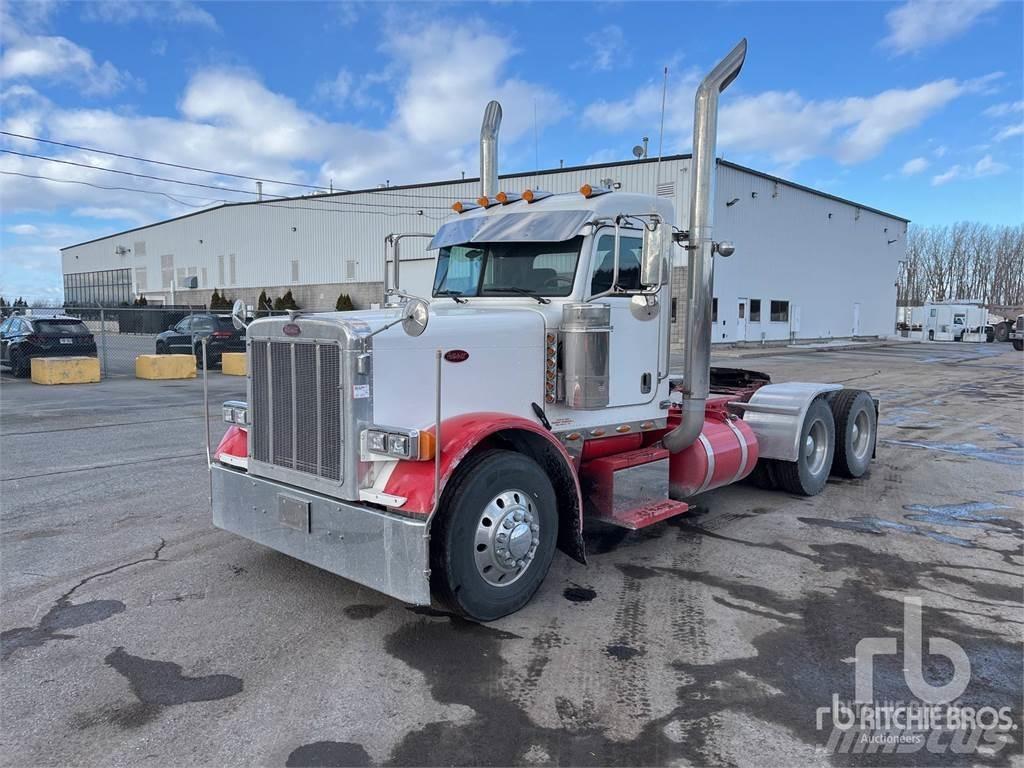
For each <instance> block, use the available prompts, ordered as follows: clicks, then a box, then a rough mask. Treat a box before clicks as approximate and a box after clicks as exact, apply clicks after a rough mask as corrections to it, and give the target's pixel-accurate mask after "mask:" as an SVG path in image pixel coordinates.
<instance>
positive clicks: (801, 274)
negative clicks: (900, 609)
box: [62, 157, 906, 347]
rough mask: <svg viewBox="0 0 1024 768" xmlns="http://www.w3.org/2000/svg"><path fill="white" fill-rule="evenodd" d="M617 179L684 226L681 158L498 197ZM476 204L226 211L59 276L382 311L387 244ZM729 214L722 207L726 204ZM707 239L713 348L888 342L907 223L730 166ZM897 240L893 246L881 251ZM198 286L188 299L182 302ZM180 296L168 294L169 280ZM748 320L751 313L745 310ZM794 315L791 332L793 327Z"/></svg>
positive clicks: (401, 199)
mask: <svg viewBox="0 0 1024 768" xmlns="http://www.w3.org/2000/svg"><path fill="white" fill-rule="evenodd" d="M605 178H608V179H611V180H612V181H613V182H615V183H617V184H618V185H619V187H618V188H620V189H621V190H622V191H628V192H645V193H652V192H655V191H656V192H657V193H658V194H660V195H662V196H666V197H671V198H672V199H673V200H674V203H675V209H676V215H677V225H678V226H679V227H680V228H683V229H685V228H687V226H688V223H687V221H686V217H687V209H688V196H689V159H688V158H685V157H675V158H668V159H665V160H664V161H663V162H662V163H660V165H659V164H658V163H657V162H656V161H653V160H652V161H647V162H640V163H626V164H612V165H607V166H600V167H588V168H582V169H580V168H577V169H566V170H564V171H556V172H550V173H547V172H546V173H541V174H518V175H514V176H503V177H502V178H501V187H502V188H503V189H506V190H510V191H515V192H519V191H522V190H523V189H526V188H530V187H533V188H542V189H547V190H550V191H552V192H556V193H557V192H572V191H575V190H577V189H579V187H580V185H582V184H583V183H591V184H596V183H600V181H601V180H602V179H605ZM477 194H478V182H476V181H475V180H470V181H462V182H450V183H444V184H437V185H430V186H422V187H416V188H406V189H384V190H374V191H367V192H360V193H357V194H350V195H341V196H333V197H325V196H320V197H308V198H300V199H297V200H288V201H265V202H262V203H259V204H248V205H232V206H223V207H220V208H216V209H212V210H208V211H205V212H200V213H198V214H195V215H192V216H187V217H183V218H180V219H177V220H172V221H168V222H164V223H161V224H157V225H154V226H151V227H145V228H141V229H139V230H137V231H134V232H126V233H122V234H119V235H112V236H110V237H107V238H103V239H101V240H97V241H94V242H91V243H86V244H82V245H78V246H73V247H70V248H66V249H64V250H63V251H62V258H63V269H64V273H65V275H68V274H71V273H81V272H91V271H98V270H109V269H121V268H127V269H130V270H131V275H132V281H133V286H132V288H133V292H134V293H136V294H138V293H144V294H145V295H146V296H147V298H148V299H149V300H150V301H151V302H153V301H160V300H163V301H164V302H166V303H171V302H172V301H173V302H174V303H206V302H207V301H208V300H209V296H210V294H211V293H212V291H213V289H214V288H218V289H220V292H221V293H223V294H226V295H227V296H228V297H229V298H231V299H235V298H242V299H244V300H246V302H247V303H250V304H255V303H256V297H257V296H258V295H259V292H260V290H262V289H266V290H267V292H268V294H269V295H271V296H272V297H273V296H277V295H280V294H283V293H284V292H285V291H286V290H289V289H290V290H291V291H292V293H293V295H294V297H295V299H296V301H297V303H298V304H299V305H300V306H302V307H304V308H307V309H331V308H333V307H334V304H335V301H336V300H337V298H338V294H339V293H341V292H342V291H345V292H346V293H349V294H350V295H351V297H352V299H353V302H354V303H355V305H356V306H357V307H366V306H369V304H371V303H375V302H378V301H380V300H381V296H382V291H383V287H382V280H383V276H384V238H385V236H386V235H387V234H389V233H392V232H425V233H432V232H434V231H436V229H437V227H438V226H440V224H441V223H442V222H443V221H446V220H448V219H449V218H450V217H451V215H452V214H451V213H450V210H449V206H450V205H451V203H452V202H453V201H454V200H457V199H467V198H469V199H472V198H475V197H476V195H477ZM733 200H735V201H736V202H734V203H732V204H731V205H728V203H729V202H730V201H733ZM714 232H715V238H716V239H722V240H731V241H733V242H734V243H735V245H736V253H735V255H734V256H732V257H731V258H729V259H723V258H716V260H715V262H716V275H715V296H716V297H717V298H718V308H719V312H718V320H717V322H716V324H715V326H714V328H715V330H714V341H716V342H736V341H749V342H755V343H759V342H761V341H762V334H763V339H764V340H765V341H777V340H785V339H790V338H795V339H818V338H839V337H848V336H851V335H853V334H854V330H855V329H854V305H857V304H859V305H860V306H859V317H860V321H859V329H857V330H858V331H859V335H861V336H868V335H883V334H888V333H891V332H892V331H893V326H894V322H895V298H896V295H895V286H894V284H895V281H896V274H897V270H898V262H899V260H900V259H903V258H904V255H905V234H906V224H905V223H904V222H903V221H901V220H898V219H895V218H892V217H889V216H885V215H882V214H879V213H875V212H872V211H867V210H863V209H861V208H859V207H857V206H856V205H854V204H851V203H847V202H843V201H839V200H835V199H832V198H829V197H827V196H823V195H820V194H816V193H814V192H811V191H806V190H803V189H800V188H798V187H795V186H792V185H790V184H786V183H784V182H780V181H775V180H772V179H769V178H765V177H762V176H760V175H758V174H756V173H751V172H749V171H747V170H743V169H739V168H736V167H733V166H729V165H719V169H718V176H717V188H716V205H715V228H714ZM889 241H892V242H889ZM426 244H427V240H426V239H425V238H423V239H407V240H403V242H402V261H403V269H402V286H403V287H406V288H410V289H414V290H419V291H425V290H429V279H430V273H431V269H430V266H431V265H430V262H429V261H425V260H429V259H430V258H431V257H432V254H429V253H428V252H427V251H426V250H425V246H426ZM676 254H677V256H676V264H675V266H676V268H675V269H674V270H673V278H672V279H673V295H674V296H675V297H676V312H675V314H676V322H675V323H674V324H673V326H672V338H673V344H674V345H675V346H677V347H678V346H679V345H680V344H681V343H682V341H683V339H682V336H683V334H684V329H685V311H686V282H685V262H686V255H685V251H683V250H682V249H677V251H676ZM192 276H194V277H195V278H196V279H197V282H198V286H199V287H198V288H197V289H196V290H182V289H181V288H180V287H181V286H183V285H185V284H186V279H187V278H189V277H192ZM172 277H173V278H174V280H175V282H176V285H177V286H178V287H177V288H176V290H174V291H173V295H172V291H171V290H170V284H171V278H172ZM741 298H746V299H748V300H749V299H760V300H761V302H762V320H761V322H760V323H752V322H749V320H748V322H747V324H746V331H745V334H741V333H740V331H739V327H738V324H737V320H738V317H737V315H738V304H739V299H741ZM773 299H774V300H780V301H788V302H789V308H790V312H789V319H788V320H787V321H785V322H770V321H769V320H768V319H767V313H768V310H769V302H770V301H771V300H773ZM746 312H747V313H749V305H748V306H747V309H746ZM797 315H799V324H797V322H796V317H797Z"/></svg>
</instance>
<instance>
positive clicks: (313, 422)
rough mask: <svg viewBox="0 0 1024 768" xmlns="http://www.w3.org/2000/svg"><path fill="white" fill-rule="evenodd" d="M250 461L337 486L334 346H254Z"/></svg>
mask: <svg viewBox="0 0 1024 768" xmlns="http://www.w3.org/2000/svg"><path fill="white" fill-rule="evenodd" d="M249 363H250V366H251V372H250V375H251V379H252V402H251V403H250V405H249V414H250V416H249V418H250V420H251V422H252V424H251V427H250V431H249V434H250V439H251V440H252V457H253V459H254V460H256V461H260V462H263V463H264V464H273V465H274V466H277V467H283V468H285V469H291V470H295V471H296V472H305V473H307V474H310V475H315V476H317V477H322V478H324V479H326V480H335V481H338V482H341V480H342V479H343V477H342V469H341V467H342V460H343V450H344V447H343V445H342V437H341V436H342V418H343V416H342V414H343V409H342V403H341V357H340V353H339V348H338V345H337V344H320V343H311V342H292V341H262V340H260V341H253V342H252V344H251V346H250V349H249Z"/></svg>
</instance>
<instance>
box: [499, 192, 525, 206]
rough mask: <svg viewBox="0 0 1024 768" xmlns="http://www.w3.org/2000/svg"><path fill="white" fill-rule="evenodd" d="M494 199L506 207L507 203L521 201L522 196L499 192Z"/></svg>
mask: <svg viewBox="0 0 1024 768" xmlns="http://www.w3.org/2000/svg"><path fill="white" fill-rule="evenodd" d="M494 199H495V200H497V201H498V202H499V203H501V204H502V205H508V204H509V203H514V202H516V201H517V200H522V199H523V197H522V195H517V194H516V193H515V192H499V193H498V194H497V195H495V196H494Z"/></svg>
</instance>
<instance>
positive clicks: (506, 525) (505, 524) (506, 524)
mask: <svg viewBox="0 0 1024 768" xmlns="http://www.w3.org/2000/svg"><path fill="white" fill-rule="evenodd" d="M501 527H502V528H512V521H511V520H509V519H508V518H507V517H506V518H505V522H503V523H502V524H501Z"/></svg>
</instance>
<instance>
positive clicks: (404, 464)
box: [210, 40, 877, 621]
mask: <svg viewBox="0 0 1024 768" xmlns="http://www.w3.org/2000/svg"><path fill="white" fill-rule="evenodd" d="M745 54H746V41H745V40H744V41H742V42H741V43H740V44H739V45H737V46H736V48H735V49H734V50H733V51H732V52H731V53H730V54H729V55H728V56H727V57H726V58H725V59H723V60H722V61H721V62H720V63H719V64H718V65H717V66H716V67H715V68H714V70H713V71H712V72H710V73H709V74H708V76H707V77H706V78H705V79H704V81H703V82H702V83H701V85H700V87H699V89H698V90H697V95H696V104H695V115H694V138H693V143H694V147H693V160H692V172H691V194H690V217H689V222H688V226H689V228H688V230H686V231H681V230H679V229H677V228H676V227H674V226H673V209H672V205H671V204H670V203H669V202H667V201H666V200H664V199H660V198H658V197H655V196H653V195H640V194H629V193H624V192H615V191H612V190H608V189H602V188H599V187H591V186H589V185H584V187H583V188H582V189H581V190H580V193H579V194H575V193H574V194H559V195H555V194H549V193H546V192H542V191H540V190H526V191H524V192H521V193H513V192H511V191H507V190H500V189H498V175H497V165H496V157H497V154H496V145H497V135H498V127H499V124H500V119H501V110H500V107H499V106H498V105H497V103H496V102H492V103H491V104H489V105H488V108H487V110H486V112H485V115H484V124H483V128H482V130H481V195H480V198H479V199H478V200H476V201H461V202H457V203H456V204H455V205H454V206H453V209H454V210H455V211H456V212H457V214H458V215H457V216H456V217H455V218H454V219H453V220H451V221H449V222H447V223H445V224H444V225H443V226H441V227H440V229H438V231H437V232H436V233H435V234H434V235H433V237H432V240H431V243H430V248H432V249H436V250H437V252H438V253H437V266H436V276H435V282H434V288H433V295H432V296H431V297H430V299H429V300H428V299H422V298H418V297H414V296H410V295H408V294H405V293H403V292H401V291H400V290H399V289H398V286H397V281H398V276H397V275H396V276H395V283H396V285H395V286H394V288H392V289H389V294H388V301H386V302H385V306H384V307H383V308H382V309H379V310H373V311H354V312H329V313H316V314H312V313H303V312H301V311H300V312H293V313H291V314H290V316H288V317H270V318H263V319H257V320H255V321H253V322H251V323H249V324H248V325H247V331H246V339H247V341H246V343H247V354H248V400H247V402H229V403H225V404H224V415H225V420H226V421H227V422H229V424H230V426H229V428H228V430H227V433H226V434H225V435H224V438H223V439H222V440H221V442H220V445H219V446H218V447H217V448H216V450H215V451H214V452H213V458H212V461H211V467H210V469H211V472H212V499H213V521H214V524H215V525H217V526H218V527H220V528H223V529H225V530H228V531H232V532H234V533H237V534H240V535H242V536H245V537H247V538H249V539H252V540H253V541H256V542H258V543H260V544H263V545H265V546H268V547H271V548H273V549H275V550H278V551H280V552H283V553H286V554H288V555H290V556H292V557H296V558H298V559H300V560H304V561H306V562H308V563H312V564H313V565H316V566H319V567H320V568H323V569H325V570H328V571H330V572H332V573H335V574H338V575H340V576H343V577H345V578H347V579H350V580H352V581H355V582H358V583H359V584H363V585H366V586H368V587H372V588H373V589H375V590H379V591H380V592H383V593H385V594H388V595H391V596H393V597H395V598H398V599H399V600H403V601H406V602H409V603H414V604H429V603H430V602H431V600H432V598H434V599H437V600H438V601H440V602H441V603H443V604H444V605H446V606H447V607H448V608H450V609H451V610H453V611H455V612H457V613H459V614H462V615H464V616H467V617H470V618H473V619H476V620H483V621H486V620H491V619H496V618H498V617H500V616H504V615H506V614H508V613H511V612H513V611H516V610H518V609H519V608H521V607H522V606H523V605H524V604H525V603H526V602H527V601H528V600H529V599H530V597H531V596H532V595H533V593H534V592H535V591H536V590H537V588H538V586H539V585H540V583H541V581H542V580H543V579H544V577H545V575H546V573H547V571H548V567H549V565H550V564H551V561H552V558H553V556H554V553H555V549H556V548H558V549H561V550H562V551H564V552H565V553H566V554H568V555H569V556H570V557H572V558H574V559H576V560H578V561H580V562H586V553H585V548H584V540H583V536H582V532H583V529H584V526H586V525H587V524H588V522H590V521H592V520H601V521H604V522H605V523H612V524H615V525H620V526H623V527H625V528H629V529H635V528H640V527H643V526H647V525H652V524H655V523H658V522H660V521H662V520H664V519H666V518H668V517H671V516H673V515H681V514H684V513H685V512H686V511H687V509H688V502H689V500H691V499H692V497H693V496H695V495H697V494H700V493H702V492H704V491H707V490H709V489H711V488H716V487H719V486H723V485H727V484H729V483H735V482H738V481H740V480H743V479H744V478H746V477H747V476H748V475H751V473H755V472H756V477H757V479H758V481H759V484H761V485H762V486H770V485H777V486H781V487H782V488H784V489H786V490H788V491H790V492H795V493H800V494H807V495H813V494H817V493H819V492H820V491H821V490H822V489H823V488H824V486H825V483H826V481H827V479H828V477H829V475H830V473H831V474H840V475H845V476H848V477H859V476H860V475H862V474H863V473H864V472H865V471H866V470H867V468H868V464H869V462H870V461H871V458H872V455H873V453H874V447H875V434H876V424H877V402H876V401H874V400H873V399H872V397H871V396H870V395H869V394H868V393H867V392H864V391H862V390H854V389H844V388H842V387H841V386H840V385H838V384H823V383H808V382H788V383H778V384H773V383H769V380H768V378H767V377H765V376H763V375H759V374H753V373H751V372H746V371H731V370H719V369H712V368H711V367H710V342H711V297H712V282H713V269H714V259H715V256H716V254H717V255H718V256H727V255H729V254H730V253H731V252H732V248H731V246H729V245H728V244H727V243H724V242H716V241H714V240H713V239H712V228H711V227H712V221H711V218H712V217H711V214H712V200H713V195H712V192H713V184H714V174H715V143H716V125H717V108H718V97H719V93H720V92H721V91H723V90H724V89H725V88H726V87H727V86H728V85H729V83H730V82H732V80H733V79H734V78H735V77H736V76H737V74H738V73H739V71H740V68H741V66H742V64H743V60H744V57H745ZM400 240H401V236H399V237H392V238H390V242H391V243H392V246H393V248H394V250H396V251H397V247H398V243H399V241H400ZM676 248H682V249H685V251H686V253H687V254H688V268H689V269H688V295H687V297H686V300H687V303H686V320H687V325H686V329H687V330H686V333H687V335H686V346H685V361H684V371H683V375H682V377H681V378H673V377H672V376H671V375H670V372H669V359H670V358H669V330H670V327H669V322H670V311H669V308H670V307H671V303H672V302H671V300H672V297H671V295H670V292H671V281H670V279H669V274H670V269H671V264H672V260H673V250H674V249H676ZM398 263H399V259H398V254H397V253H394V264H395V267H396V268H397V266H398ZM395 271H396V272H397V269H396V270H395ZM234 314H235V319H236V323H237V324H239V325H243V324H245V322H246V319H245V317H244V307H242V306H240V303H238V304H236V308H235V313H234Z"/></svg>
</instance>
